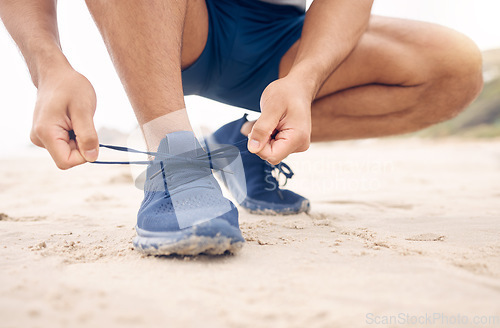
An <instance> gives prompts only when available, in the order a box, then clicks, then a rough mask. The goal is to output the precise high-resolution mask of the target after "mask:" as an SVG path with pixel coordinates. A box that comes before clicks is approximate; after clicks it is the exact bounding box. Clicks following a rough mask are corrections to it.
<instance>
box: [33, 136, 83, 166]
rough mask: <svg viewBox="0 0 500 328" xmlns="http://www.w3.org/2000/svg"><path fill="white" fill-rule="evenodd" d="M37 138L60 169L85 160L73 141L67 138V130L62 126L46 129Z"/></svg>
mask: <svg viewBox="0 0 500 328" xmlns="http://www.w3.org/2000/svg"><path fill="white" fill-rule="evenodd" d="M39 138H40V140H41V141H42V143H43V146H44V147H45V148H46V149H47V151H48V152H49V154H50V156H52V159H53V160H54V162H55V163H56V165H57V167H58V168H60V169H61V170H67V169H69V168H71V167H74V166H77V165H80V164H83V163H85V162H86V160H85V158H83V157H82V156H81V154H80V152H79V151H78V149H77V147H76V143H75V141H74V140H70V139H69V134H68V131H66V130H65V129H63V128H62V127H57V128H55V130H53V131H47V132H45V133H43V134H42V135H40V136H39Z"/></svg>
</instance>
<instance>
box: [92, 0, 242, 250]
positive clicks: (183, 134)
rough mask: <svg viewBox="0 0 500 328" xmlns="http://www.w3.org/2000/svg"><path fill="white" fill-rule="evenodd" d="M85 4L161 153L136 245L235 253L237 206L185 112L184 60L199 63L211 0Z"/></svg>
mask: <svg viewBox="0 0 500 328" xmlns="http://www.w3.org/2000/svg"><path fill="white" fill-rule="evenodd" d="M87 4H88V6H89V8H90V11H91V12H92V15H93V16H94V19H95V21H96V23H97V25H98V27H99V29H100V30H101V33H102V35H103V38H104V41H105V43H106V45H107V47H108V51H109V52H110V54H111V57H112V59H113V62H114V64H115V66H116V69H117V71H118V74H119V76H120V78H121V80H122V83H123V85H124V87H125V90H126V91H127V94H128V96H129V98H130V102H131V104H132V107H133V108H134V111H135V113H136V115H137V119H138V121H139V123H140V124H141V127H142V130H143V132H144V135H145V137H146V141H147V143H148V147H149V148H150V149H151V150H152V151H158V153H161V154H162V155H161V156H159V155H157V156H155V158H154V159H153V160H151V161H150V162H149V165H148V167H147V169H146V172H145V178H144V183H143V186H144V201H143V202H142V204H141V207H140V208H139V211H138V214H137V225H136V231H137V237H136V238H135V239H134V246H135V248H136V249H137V250H139V251H142V252H144V253H147V254H161V255H169V254H181V255H197V254H199V253H209V254H223V253H224V252H226V251H230V252H234V251H236V250H237V249H239V248H240V247H241V246H242V244H243V242H244V239H243V237H242V236H241V232H240V230H239V228H238V211H237V209H236V207H235V206H234V205H233V204H232V203H231V202H230V201H229V200H228V199H226V198H224V197H223V195H222V192H221V190H220V188H219V186H218V184H217V181H216V180H215V178H214V177H213V175H212V171H211V170H210V163H209V162H208V161H207V160H204V158H205V157H206V153H205V151H204V150H203V149H202V148H201V145H200V144H199V143H198V140H197V139H196V138H195V136H194V134H193V132H192V131H191V126H190V124H189V120H188V117H187V113H186V111H185V110H183V109H184V97H183V89H182V83H181V66H182V65H184V66H186V65H189V64H191V63H192V62H194V61H195V60H196V58H197V57H198V56H199V55H200V54H201V52H202V50H203V48H204V46H205V42H206V38H207V33H208V29H207V28H208V17H207V10H206V7H205V1H204V0H192V1H187V0H167V1H165V0H147V1H136V0H87ZM182 37H184V40H182ZM181 45H183V47H182V53H181Z"/></svg>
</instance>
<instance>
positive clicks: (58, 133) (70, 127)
mask: <svg viewBox="0 0 500 328" xmlns="http://www.w3.org/2000/svg"><path fill="white" fill-rule="evenodd" d="M95 109H96V95H95V91H94V88H93V87H92V85H91V84H90V82H89V81H88V80H87V79H86V78H85V77H84V76H83V75H81V74H79V73H78V72H76V71H74V70H73V69H71V68H64V69H60V70H54V71H52V72H51V73H50V74H47V75H46V76H45V77H44V78H43V79H42V80H40V81H39V84H38V94H37V101H36V105H35V112H34V115H33V126H32V129H31V135H30V138H31V141H32V142H33V143H34V144H35V145H37V146H39V147H42V148H45V149H47V150H48V152H49V153H50V155H51V156H52V158H53V160H54V162H55V163H56V165H57V167H58V168H60V169H62V170H66V169H69V168H71V167H74V166H77V165H80V164H83V163H85V162H93V161H95V160H96V159H97V156H98V151H99V142H98V138H97V133H96V130H95V127H94V122H93V116H94V113H95ZM70 131H74V134H75V135H76V139H71V138H70V134H69V132H70Z"/></svg>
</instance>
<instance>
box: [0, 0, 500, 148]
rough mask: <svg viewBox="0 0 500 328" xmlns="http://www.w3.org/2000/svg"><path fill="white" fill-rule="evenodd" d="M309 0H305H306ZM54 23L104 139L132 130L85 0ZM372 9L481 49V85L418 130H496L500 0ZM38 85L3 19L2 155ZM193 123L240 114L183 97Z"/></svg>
mask: <svg viewBox="0 0 500 328" xmlns="http://www.w3.org/2000/svg"><path fill="white" fill-rule="evenodd" d="M310 2H311V1H309V4H310ZM58 11H59V28H60V35H61V43H62V47H63V50H64V52H65V54H66V56H67V57H68V58H69V61H70V62H71V64H72V65H73V67H74V68H75V69H77V70H78V71H79V72H81V73H82V74H84V75H85V76H86V77H87V78H88V79H89V80H90V81H91V82H92V84H93V85H94V88H95V90H96V93H97V97H98V105H97V112H96V115H95V123H96V127H97V129H98V131H99V135H100V137H101V138H102V139H108V140H109V139H110V138H112V136H116V135H120V134H123V135H124V136H126V135H128V134H130V133H131V131H133V130H134V129H135V128H136V125H137V124H136V121H135V117H134V114H133V111H132V108H131V106H130V104H129V103H128V100H127V97H126V94H125V92H124V91H123V88H122V86H121V83H120V81H119V79H118V77H117V75H116V73H115V71H114V68H113V65H112V63H111V61H110V59H109V56H108V54H107V52H106V49H105V47H104V44H103V42H102V40H101V37H100V35H99V33H98V31H97V28H96V27H95V25H94V23H93V21H92V19H91V17H90V14H89V13H88V10H87V8H86V6H85V3H84V2H83V1H72V0H60V1H59V7H58ZM373 13H374V14H377V15H386V16H394V17H401V18H410V19H416V20H423V21H429V22H434V23H438V24H442V25H445V26H448V27H451V28H454V29H456V30H458V31H460V32H462V33H464V34H466V35H468V36H469V37H470V38H472V39H473V40H474V41H475V42H476V43H477V44H478V45H479V47H480V48H481V50H482V51H483V52H484V60H485V61H484V76H485V88H484V91H483V93H482V94H481V96H480V97H479V98H478V100H477V101H476V102H474V103H473V104H472V105H471V106H470V108H469V109H468V110H466V111H465V112H463V113H462V114H461V115H459V116H458V117H457V118H455V119H454V120H452V121H448V122H445V123H443V124H440V125H437V126H434V127H432V128H429V129H427V130H424V131H421V132H419V133H417V135H418V136H422V137H444V136H450V135H455V136H461V137H473V138H485V137H495V136H500V20H499V19H498V13H500V2H497V1H491V0H418V1H415V0H375V4H374V7H373ZM35 99H36V89H35V88H34V86H33V85H32V83H31V80H30V77H29V74H28V70H27V69H26V66H25V64H24V61H23V59H22V57H21V55H20V53H19V51H18V50H17V48H16V46H15V44H14V43H13V41H12V40H11V39H10V36H9V35H8V34H7V32H6V30H5V28H4V27H3V25H2V26H0V157H6V156H12V155H13V154H17V153H22V152H25V151H26V150H27V149H28V148H31V146H30V141H29V131H30V127H31V116H32V111H33V107H34V103H35ZM186 104H187V108H188V112H189V115H190V117H191V120H192V123H193V126H194V127H195V129H196V130H198V131H199V130H200V129H201V128H202V125H203V129H216V128H217V127H218V126H220V125H222V124H224V123H225V122H228V121H230V120H233V119H236V118H239V117H240V116H241V115H242V113H243V112H244V111H243V110H242V109H238V108H231V107H230V106H226V105H223V104H219V103H216V102H213V101H210V100H207V99H203V98H200V97H195V96H189V97H186Z"/></svg>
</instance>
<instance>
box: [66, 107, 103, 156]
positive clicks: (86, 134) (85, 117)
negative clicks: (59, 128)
mask: <svg viewBox="0 0 500 328" xmlns="http://www.w3.org/2000/svg"><path fill="white" fill-rule="evenodd" d="M70 114H71V124H72V126H73V131H74V133H75V136H76V146H77V148H78V150H79V151H80V154H81V156H82V157H83V158H85V159H86V160H87V161H88V162H94V161H95V160H97V156H98V155H99V139H98V137H97V132H96V130H95V127H94V120H93V117H92V115H91V114H90V113H89V111H88V110H77V109H73V110H72V108H70Z"/></svg>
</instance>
